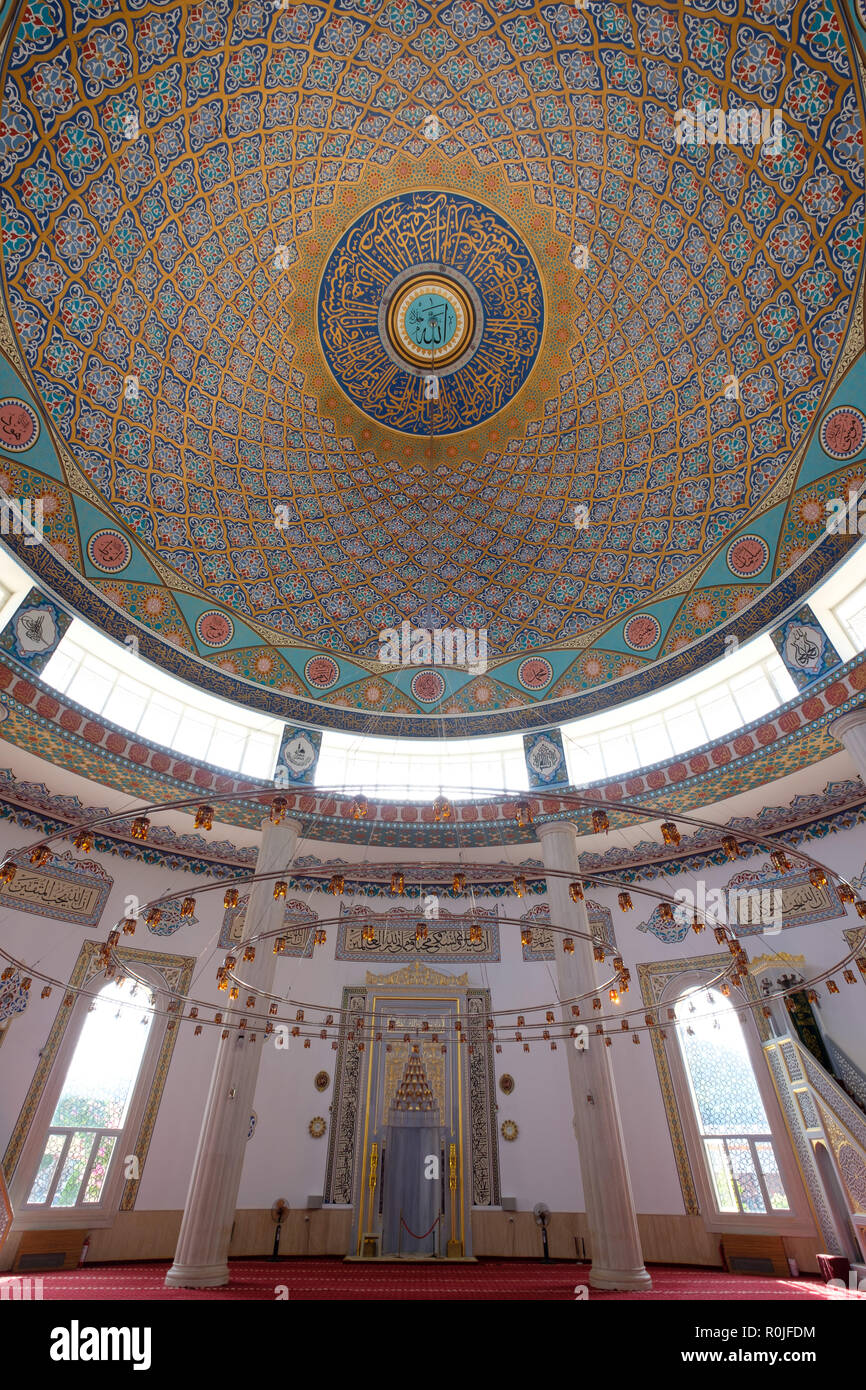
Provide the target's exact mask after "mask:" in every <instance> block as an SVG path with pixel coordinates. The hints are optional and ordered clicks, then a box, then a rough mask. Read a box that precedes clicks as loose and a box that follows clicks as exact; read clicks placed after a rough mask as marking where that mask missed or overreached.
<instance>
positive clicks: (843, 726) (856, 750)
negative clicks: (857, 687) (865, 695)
mask: <svg viewBox="0 0 866 1390" xmlns="http://www.w3.org/2000/svg"><path fill="white" fill-rule="evenodd" d="M830 733H831V734H832V735H833V737H834V738H835V739H837V740H838V741H839V743H841V744H842V746H843V748H844V749H845V751H846V752H847V753H848V754H850V757H851V761H852V763H853V764H854V766H855V768H856V769H857V771H858V772H859V774H860V776H861V778H862V779H863V781H864V782H866V703H864V704H862V705H860V706H859V708H858V709H852V710H851V712H850V713H849V714H843V715H842V716H841V718H840V719H834V721H833V723H832V724H831V725H830Z"/></svg>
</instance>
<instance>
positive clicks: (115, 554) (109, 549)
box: [87, 531, 132, 574]
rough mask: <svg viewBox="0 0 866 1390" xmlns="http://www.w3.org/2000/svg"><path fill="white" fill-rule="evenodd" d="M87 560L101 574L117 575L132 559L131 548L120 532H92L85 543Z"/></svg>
mask: <svg viewBox="0 0 866 1390" xmlns="http://www.w3.org/2000/svg"><path fill="white" fill-rule="evenodd" d="M87 558H88V560H89V561H90V563H91V564H92V565H93V567H94V569H98V570H102V572H103V574H117V573H118V571H119V570H125V569H126V567H127V565H128V564H129V562H130V560H131V559H132V546H131V545H130V543H129V541H128V540H127V539H126V536H124V535H122V534H121V532H120V531H94V533H93V535H92V536H91V537H90V540H89V541H88V542H87Z"/></svg>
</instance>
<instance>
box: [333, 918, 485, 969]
mask: <svg viewBox="0 0 866 1390" xmlns="http://www.w3.org/2000/svg"><path fill="white" fill-rule="evenodd" d="M340 916H341V919H342V920H341V922H340V925H339V928H338V931H337V952H336V959H337V960H405V959H407V958H409V957H413V956H414V957H425V958H429V957H431V956H435V957H436V958H437V959H439V960H443V961H445V960H448V961H455V962H461V963H462V962H466V961H473V960H477V961H498V960H499V959H500V954H499V926H498V923H497V917H496V909H495V908H493V909H486V910H485V909H478V908H476V909H475V911H474V912H467V913H460V912H448V911H446V909H445V908H441V907H440V908H439V909H438V912H437V915H436V916H435V917H433V916H431V917H425V915H424V911H423V909H422V908H419V909H418V910H417V911H415V912H411V911H407V909H406V908H401V907H395V908H392V909H391V910H390V911H388V912H371V911H370V909H369V908H368V907H365V906H364V904H363V903H356V904H355V906H354V907H345V906H344V905H343V904H342V903H341V904H340ZM419 926H420V927H423V928H424V929H425V932H426V935H423V936H421V937H419V935H418V927H419ZM473 929H474V930H473ZM365 931H366V932H367V937H366V938H365V936H364V933H365Z"/></svg>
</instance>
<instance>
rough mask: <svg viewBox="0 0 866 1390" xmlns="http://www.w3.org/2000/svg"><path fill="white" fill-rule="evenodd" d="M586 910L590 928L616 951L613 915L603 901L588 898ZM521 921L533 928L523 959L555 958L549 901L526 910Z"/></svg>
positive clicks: (604, 943) (609, 947)
mask: <svg viewBox="0 0 866 1390" xmlns="http://www.w3.org/2000/svg"><path fill="white" fill-rule="evenodd" d="M586 912H587V916H588V918H589V929H590V931H591V932H592V934H593V936H594V937H595V939H596V941H598V942H599V943H600V944H601V945H603V946H605V947H606V948H607V949H608V951H611V952H613V953H615V952H616V949H617V945H616V937H615V935H614V930H613V917H612V916H611V913H610V911H609V910H608V909H607V908H606V907H602V905H601V903H594V902H590V900H589V898H587V900H586ZM520 920H521V922H526V923H527V925H528V926H529V927H531V929H532V940H531V941H530V942H529V944H528V945H525V946H524V947H523V959H524V960H527V961H536V960H553V959H554V955H553V932H552V931H551V930H550V927H549V926H548V925H547V924H548V923H549V922H550V908H549V907H548V906H547V903H539V905H538V907H531V908H530V909H529V911H528V912H524V913H523V914H522V915H521V918H520Z"/></svg>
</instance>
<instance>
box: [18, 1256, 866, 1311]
mask: <svg viewBox="0 0 866 1390" xmlns="http://www.w3.org/2000/svg"><path fill="white" fill-rule="evenodd" d="M230 1268H231V1284H230V1285H229V1286H228V1287H227V1288H224V1289H166V1288H165V1287H164V1284H163V1280H164V1278H165V1273H166V1270H167V1269H168V1264H167V1263H166V1262H162V1261H160V1262H155V1263H153V1264H107V1265H92V1266H89V1267H88V1268H86V1269H78V1270H71V1271H69V1272H66V1273H46V1274H43V1275H42V1276H41V1278H42V1281H43V1285H42V1292H43V1297H44V1298H45V1299H46V1300H63V1299H70V1300H82V1301H88V1300H93V1301H99V1302H103V1301H104V1302H123V1301H144V1302H149V1301H160V1302H163V1301H164V1302H170V1303H176V1302H182V1301H184V1300H209V1299H217V1300H219V1299H223V1300H235V1299H241V1300H249V1301H260V1302H264V1301H270V1300H274V1299H277V1298H279V1297H281V1298H283V1299H285V1298H286V1297H287V1296H288V1299H289V1300H291V1301H304V1302H307V1301H318V1300H328V1301H330V1300H337V1301H339V1300H386V1301H387V1300H392V1299H397V1300H414V1299H417V1300H427V1301H440V1300H441V1301H449V1300H452V1301H462V1300H465V1299H471V1300H482V1301H492V1302H502V1301H509V1300H512V1301H515V1302H517V1301H527V1300H529V1301H544V1302H569V1301H572V1300H574V1298H575V1286H576V1285H580V1284H586V1281H587V1275H588V1272H589V1269H588V1266H586V1265H577V1264H571V1263H557V1262H552V1263H550V1264H548V1265H545V1264H543V1263H541V1262H540V1261H535V1260H532V1261H530V1260H479V1261H478V1263H477V1264H465V1265H450V1266H445V1265H440V1266H437V1265H432V1264H418V1265H400V1264H376V1265H374V1264H346V1263H344V1262H343V1261H342V1260H340V1259H333V1258H321V1259H297V1260H294V1259H293V1260H282V1261H279V1262H278V1263H276V1264H273V1263H271V1261H269V1260H232V1262H231V1266H230ZM650 1273H651V1274H652V1278H653V1289H652V1292H651V1293H598V1292H596V1291H595V1290H591V1291H590V1295H589V1297H590V1299H591V1300H592V1301H595V1300H603V1301H605V1302H609V1301H614V1300H618V1299H623V1300H630V1301H631V1300H637V1301H640V1302H652V1301H654V1300H658V1301H661V1302H679V1301H686V1300H691V1301H707V1302H741V1303H748V1302H752V1301H755V1300H767V1301H786V1300H800V1301H806V1302H811V1301H819V1302H823V1301H826V1300H828V1299H834V1298H862V1299H866V1294H856V1293H849V1292H847V1291H842V1290H839V1291H837V1290H833V1289H828V1288H827V1287H826V1286H825V1285H824V1284H822V1283H821V1282H820V1281H819V1280H817V1279H816V1278H814V1277H805V1278H800V1279H773V1278H763V1277H751V1276H750V1277H744V1276H742V1275H734V1274H725V1273H723V1272H722V1271H720V1270H708V1269H695V1268H692V1267H691V1266H683V1265H653V1266H652V1267H651V1269H650ZM8 1277H9V1276H4V1277H0V1286H2V1284H4V1283H6V1282H7V1280H8Z"/></svg>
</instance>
